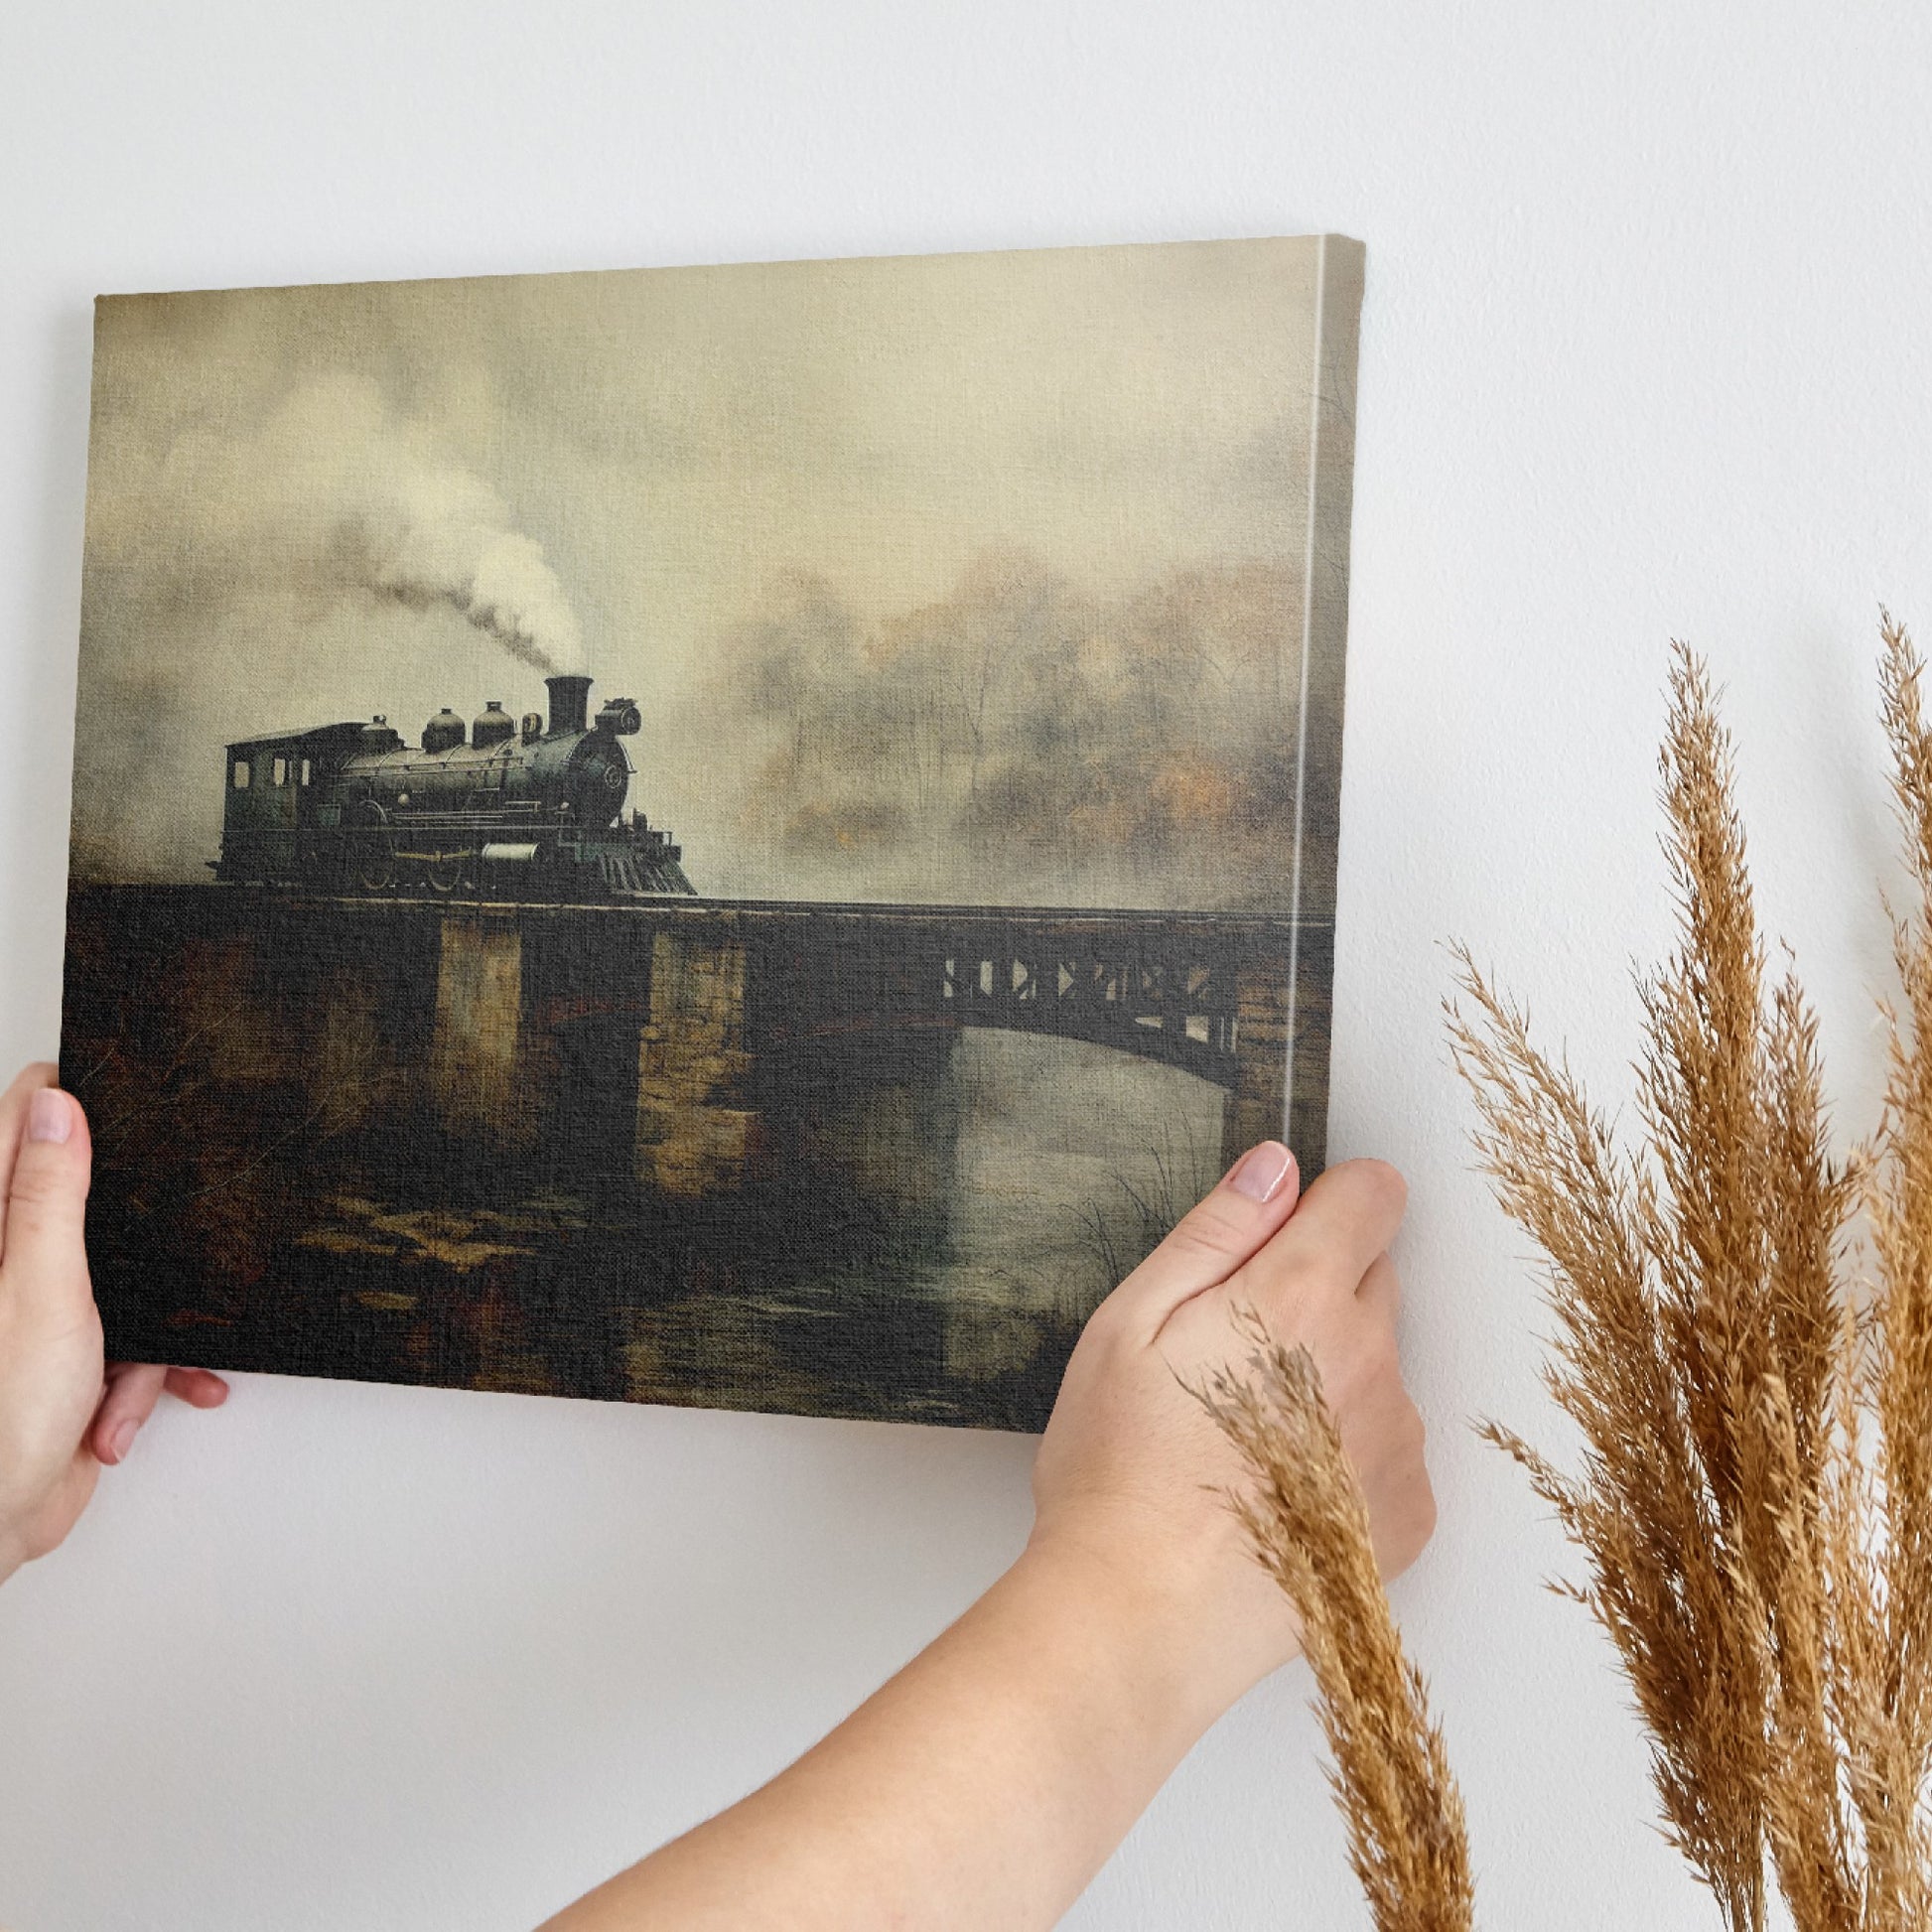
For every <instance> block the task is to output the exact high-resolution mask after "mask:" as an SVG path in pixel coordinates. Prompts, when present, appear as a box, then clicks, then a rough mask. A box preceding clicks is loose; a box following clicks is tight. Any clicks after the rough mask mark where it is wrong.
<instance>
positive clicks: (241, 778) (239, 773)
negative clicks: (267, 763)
mask: <svg viewBox="0 0 1932 1932" xmlns="http://www.w3.org/2000/svg"><path fill="white" fill-rule="evenodd" d="M249 776H250V772H249V769H248V760H247V759H235V761H234V788H235V789H236V790H237V791H246V790H247V789H248V779H249Z"/></svg>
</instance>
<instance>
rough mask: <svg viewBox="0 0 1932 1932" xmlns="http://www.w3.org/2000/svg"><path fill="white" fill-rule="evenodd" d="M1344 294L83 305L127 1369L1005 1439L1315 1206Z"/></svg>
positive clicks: (1338, 709)
mask: <svg viewBox="0 0 1932 1932" xmlns="http://www.w3.org/2000/svg"><path fill="white" fill-rule="evenodd" d="M1362 263H1363V252H1362V249H1361V247H1360V245H1359V244H1358V243H1356V242H1353V241H1350V240H1346V239H1344V238H1341V237H1337V236H1320V237H1311V238H1301V239H1281V240H1244V241H1226V242H1193V243H1176V244H1158V245H1138V246H1120V247H1100V248H1071V249H1046V250H1032V251H1025V252H1017V253H998V254H963V255H942V256H930V257H917V258H899V259H882V260H864V261H836V262H794V263H783V264H775V265H769V266H733V267H717V268H712V267H705V268H678V269H653V270H639V271H635V272H600V273H591V274H556V275H531V276H510V277H495V278H488V279H470V280H444V281H421V282H398V283H384V284H368V285H360V286H327V287H303V288H277V289H246V290H235V291H224V292H212V293H186V294H166V295H135V296H117V297H110V298H103V299H102V300H101V302H100V303H99V305H98V308H97V312H96V326H95V347H94V381H93V410H92V426H91V436H90V451H89V469H88V496H87V523H86V549H85V559H84V592H83V604H82V621H81V639H80V661H79V685H78V704H77V714H76V725H75V740H74V763H73V819H72V844H71V864H70V881H69V907H68V917H69V925H68V952H67V968H66V989H65V1009H64V1030H63V1042H62V1073H63V1077H64V1079H65V1081H66V1083H67V1084H68V1085H69V1087H71V1088H72V1090H73V1091H74V1092H76V1093H77V1094H78V1095H79V1096H80V1098H81V1099H82V1101H83V1102H84V1103H85V1105H86V1107H87V1109H88V1111H89V1117H90V1120H91V1122H92V1126H93V1133H94V1140H95V1149H96V1170H95V1181H94V1190H93V1196H92V1200H91V1203H90V1208H89V1216H90V1219H89V1230H88V1233H89V1248H90V1253H91V1256H92V1259H93V1264H94V1269H95V1276H96V1285H97V1292H98V1294H99V1297H100V1301H101V1304H102V1308H103V1311H104V1315H105V1319H106V1322H107V1327H108V1347H109V1352H110V1354H113V1355H117V1356H120V1357H126V1358H134V1359H144V1360H155V1361H167V1362H178V1363H198V1364H204V1365H207V1366H210V1367H219V1368H244V1369H262V1370H271V1371H282V1372H287V1373H294V1374H316V1375H339V1376H353V1377H362V1378H370V1379H378V1380H390V1381H407V1382H420V1383H435V1384H443V1385H450V1386H457V1387H464V1388H477V1389H495V1390H521V1391H528V1392H536V1393H549V1394H558V1395H572V1396H596V1397H606V1398H613V1399H627V1400H632V1401H641V1402H660V1403H683V1404H701V1405H712V1406H723V1407H733V1408H758V1409H768V1410H782V1411H789V1412H796V1413H802V1414H808V1415H824V1416H863V1417H874V1418H886V1419H892V1420H899V1421H914V1422H928V1423H940V1424H956V1425H970V1426H980V1427H991V1428H1003V1429H1019V1430H1032V1429H1037V1428H1039V1427H1040V1426H1041V1425H1042V1423H1043V1422H1044V1419H1045V1416H1046V1414H1047V1412H1048V1410H1049V1408H1050V1405H1051V1402H1052V1398H1053V1394H1054V1391H1055V1388H1056V1387H1057V1383H1058V1379H1059V1374H1060V1371H1061V1369H1062V1367H1063V1366H1064V1363H1065V1359H1066V1355H1067V1352H1068V1350H1069V1349H1070V1347H1071V1346H1072V1343H1073V1340H1074V1338H1075V1336H1076V1335H1077V1334H1078V1332H1079V1329H1080V1326H1081V1323H1082V1322H1083V1321H1084V1319H1085V1317H1086V1316H1087V1314H1088V1313H1089V1312H1090V1311H1092V1309H1093V1308H1094V1306H1095V1305H1096V1304H1097V1303H1098V1302H1099V1300H1100V1299H1101V1298H1102V1297H1103V1296H1104V1295H1105V1294H1106V1293H1107V1292H1108V1290H1109V1289H1110V1288H1111V1287H1112V1286H1113V1285H1114V1283H1115V1282H1117V1281H1118V1280H1119V1279H1120V1277H1121V1276H1122V1275H1123V1274H1125V1273H1126V1272H1127V1271H1128V1270H1129V1269H1131V1268H1132V1267H1133V1266H1134V1265H1135V1263H1136V1262H1137V1261H1138V1260H1139V1259H1140V1257H1141V1256H1142V1255H1143V1254H1144V1253H1145V1252H1146V1250H1147V1249H1148V1248H1149V1247H1150V1246H1151V1245H1152V1244H1153V1242H1154V1241H1156V1240H1157V1239H1158V1238H1159V1237H1160V1235H1161V1234H1162V1233H1163V1232H1164V1231H1165V1229H1166V1228H1167V1226H1168V1225H1170V1224H1171V1222H1172V1220H1173V1217H1174V1216H1175V1215H1176V1214H1177V1213H1178V1212H1179V1211H1180V1210H1181V1209H1182V1208H1183V1207H1184V1206H1186V1205H1187V1204H1188V1203H1189V1202H1190V1201H1191V1200H1192V1199H1193V1198H1194V1197H1195V1196H1196V1195H1197V1194H1198V1193H1199V1192H1200V1191H1201V1190H1202V1189H1204V1188H1205V1187H1206V1186H1207V1185H1209V1184H1210V1183H1211V1182H1212V1180H1213V1179H1214V1178H1215V1176H1216V1175H1217V1174H1218V1173H1220V1172H1221V1171H1222V1169H1223V1167H1224V1165H1225V1164H1226V1163H1227V1162H1229V1161H1230V1160H1232V1159H1233V1158H1234V1157H1235V1156H1236V1155H1237V1154H1238V1153H1240V1152H1241V1151H1242V1150H1243V1149H1245V1148H1246V1147H1247V1146H1249V1145H1251V1144H1252V1143H1254V1142H1255V1141H1258V1140H1261V1139H1264V1138H1267V1137H1269V1136H1273V1135H1282V1134H1286V1136H1287V1137H1288V1139H1289V1140H1290V1141H1291V1143H1292V1144H1293V1145H1294V1147H1295V1148H1296V1150H1297V1152H1298V1153H1299V1154H1300V1156H1301V1158H1302V1161H1303V1165H1304V1168H1305V1170H1306V1171H1308V1172H1310V1173H1312V1172H1313V1171H1315V1170H1316V1169H1318V1167H1319V1166H1320V1163H1321V1158H1322V1146H1323V1138H1324V1128H1325V1117H1326V1107H1327V1088H1328V1016H1329V1011H1330V994H1331V985H1330V979H1331V970H1332V959H1333V943H1332V941H1333V918H1334V903H1335V894H1334V886H1335V867H1336V853H1337V836H1338V797H1339V784H1340V757H1341V732H1342V689H1343V675H1342V673H1343V644H1344V635H1345V629H1346V618H1347V575H1348V518H1349V496H1350V474H1351V465H1352V460H1353V421H1354V386H1355V345H1356V323H1357V315H1358V311H1359V306H1360V299H1361V286H1362Z"/></svg>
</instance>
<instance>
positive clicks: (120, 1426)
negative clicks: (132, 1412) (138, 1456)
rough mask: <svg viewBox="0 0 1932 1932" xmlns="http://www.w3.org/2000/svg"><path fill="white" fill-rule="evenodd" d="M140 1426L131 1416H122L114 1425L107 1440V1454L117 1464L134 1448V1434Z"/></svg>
mask: <svg viewBox="0 0 1932 1932" xmlns="http://www.w3.org/2000/svg"><path fill="white" fill-rule="evenodd" d="M140 1427H141V1425H140V1424H139V1423H138V1422H136V1421H135V1420H134V1418H133V1417H132V1416H123V1417H122V1418H121V1419H120V1421H119V1422H117V1423H116V1424H115V1425H114V1433H113V1435H111V1436H110V1437H108V1439H107V1449H108V1453H109V1454H110V1455H111V1456H112V1457H113V1459H114V1460H115V1461H116V1462H118V1461H120V1460H121V1458H122V1457H123V1456H124V1455H126V1453H127V1452H128V1450H129V1449H132V1448H133V1447H134V1437H135V1432H136V1431H137V1430H139V1429H140Z"/></svg>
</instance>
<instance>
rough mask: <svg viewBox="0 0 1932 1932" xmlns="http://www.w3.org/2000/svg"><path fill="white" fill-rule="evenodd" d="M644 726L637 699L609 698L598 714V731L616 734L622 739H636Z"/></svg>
mask: <svg viewBox="0 0 1932 1932" xmlns="http://www.w3.org/2000/svg"><path fill="white" fill-rule="evenodd" d="M643 724H644V721H643V718H642V716H641V715H640V714H639V712H638V710H637V701H636V699H635V698H607V699H605V701H604V708H603V709H602V710H601V711H600V712H599V713H598V714H597V728H598V730H599V731H601V732H615V733H616V734H617V736H618V737H620V738H634V737H635V736H636V735H637V733H638V732H640V731H641V730H642V729H643Z"/></svg>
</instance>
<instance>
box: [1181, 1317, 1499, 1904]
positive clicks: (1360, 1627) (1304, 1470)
mask: <svg viewBox="0 0 1932 1932" xmlns="http://www.w3.org/2000/svg"><path fill="white" fill-rule="evenodd" d="M1244 1327H1245V1329H1246V1332H1247V1334H1248V1336H1249V1338H1250V1339H1251V1340H1252V1342H1253V1343H1254V1350H1253V1353H1252V1354H1251V1355H1250V1357H1249V1360H1248V1368H1249V1371H1250V1373H1249V1374H1248V1375H1246V1376H1243V1375H1241V1374H1238V1373H1236V1372H1233V1371H1228V1372H1225V1373H1222V1374H1218V1375H1216V1376H1214V1377H1213V1378H1212V1379H1211V1380H1210V1382H1209V1383H1208V1385H1207V1387H1206V1388H1205V1389H1204V1390H1203V1391H1201V1399H1202V1401H1203V1402H1204V1403H1205V1405H1206V1407H1207V1410H1208V1413H1209V1414H1210V1415H1211V1416H1212V1417H1213V1418H1214V1420H1215V1422H1216V1423H1218V1424H1219V1425H1220V1427H1221V1430H1222V1432H1223V1433H1224V1434H1225V1435H1226V1436H1227V1438H1228V1440H1229V1441H1230V1442H1231V1443H1232V1444H1233V1445H1234V1447H1235V1448H1236V1449H1238V1450H1239V1451H1240V1452H1241V1456H1242V1459H1243V1461H1244V1462H1245V1463H1246V1465H1247V1468H1248V1471H1249V1474H1250V1476H1251V1477H1252V1486H1251V1487H1250V1488H1249V1489H1246V1490H1242V1491H1237V1492H1234V1493H1233V1494H1232V1495H1231V1496H1230V1498H1229V1501H1230V1503H1231V1505H1232V1507H1233V1509H1234V1510H1235V1513H1236V1514H1237V1515H1238V1516H1239V1518H1240V1520H1241V1523H1242V1526H1243V1528H1245V1529H1246V1531H1247V1532H1248V1536H1249V1538H1250V1540H1251V1542H1252V1544H1253V1547H1254V1551H1255V1555H1256V1557H1257V1559H1258V1560H1259V1561H1260V1563H1261V1565H1262V1567H1263V1568H1264V1569H1265V1570H1267V1572H1268V1573H1269V1575H1270V1576H1272V1577H1273V1578H1274V1579H1275V1581H1276V1583H1278V1584H1279V1585H1280V1586H1281V1587H1282V1589H1283V1590H1284V1591H1285V1592H1286V1593H1287V1595H1288V1597H1289V1600H1290V1601H1291V1602H1292V1603H1293V1604H1294V1605H1295V1607H1296V1610H1297V1612H1298V1613H1299V1615H1300V1617H1301V1619H1302V1644H1303V1649H1304V1650H1305V1652H1306V1653H1307V1655H1308V1659H1309V1662H1310V1664H1311V1667H1312V1668H1313V1671H1314V1681H1315V1686H1316V1689H1317V1691H1318V1693H1319V1698H1318V1704H1317V1710H1318V1713H1319V1716H1320V1720H1321V1727H1322V1730H1323V1732H1324V1734H1325V1735H1326V1737H1327V1741H1328V1749H1329V1752H1330V1754H1331V1756H1332V1758H1333V1767H1332V1769H1331V1771H1330V1773H1329V1781H1330V1783H1331V1784H1332V1785H1333V1787H1334V1792H1335V1797H1336V1801H1337V1803H1338V1804H1339V1805H1340V1806H1341V1809H1342V1813H1343V1816H1344V1817H1345V1819H1346V1821H1347V1825H1348V1853H1349V1860H1350V1863H1352V1864H1353V1865H1354V1867H1355V1875H1356V1876H1357V1877H1358V1878H1359V1879H1360V1880H1361V1883H1362V1889H1363V1891H1364V1892H1365V1893H1366V1894H1367V1897H1368V1902H1369V1908H1370V1911H1371V1914H1372V1915H1373V1918H1374V1921H1375V1925H1376V1927H1377V1932H1467V1928H1468V1927H1469V1925H1470V1923H1471V1919H1470V1912H1471V1909H1472V1903H1473V1888H1472V1886H1471V1882H1470V1876H1469V1847H1468V1838H1467V1834H1466V1832H1465V1831H1464V1829H1463V1821H1462V1799H1461V1794H1460V1793H1459V1792H1458V1791H1457V1789H1456V1785H1455V1779H1454V1777H1453V1776H1452V1775H1451V1774H1450V1771H1449V1759H1448V1757H1447V1755H1446V1753H1445V1752H1444V1749H1443V1738H1442V1733H1441V1732H1440V1730H1439V1729H1438V1728H1437V1726H1436V1724H1435V1722H1434V1720H1433V1719H1432V1718H1431V1716H1430V1713H1429V1701H1428V1694H1427V1691H1426V1689H1425V1687H1424V1684H1423V1680H1422V1677H1421V1674H1420V1673H1419V1672H1418V1671H1417V1670H1416V1668H1415V1666H1414V1665H1413V1664H1411V1663H1410V1662H1409V1660H1408V1659H1407V1658H1406V1657H1405V1656H1404V1655H1403V1651H1402V1640H1401V1638H1400V1637H1399V1636H1398V1635H1397V1634H1396V1628H1395V1620H1394V1618H1393V1617H1392V1616H1391V1614H1390V1611H1389V1599H1388V1597H1387V1595H1386V1594H1385V1593H1384V1591H1383V1588H1382V1579H1381V1576H1380V1574H1379V1573H1378V1571H1377V1569H1376V1565H1375V1551H1374V1547H1373V1545H1372V1544H1371V1542H1370V1540H1369V1523H1368V1505H1367V1503H1366V1502H1365V1501H1364V1499H1363V1496H1362V1491H1361V1485H1360V1484H1359V1482H1357V1480H1356V1478H1355V1471H1354V1469H1353V1467H1352V1466H1351V1465H1350V1463H1349V1461H1348V1458H1347V1456H1346V1454H1345V1453H1344V1452H1343V1450H1342V1447H1341V1438H1340V1437H1339V1436H1338V1435H1337V1434H1336V1433H1335V1426H1334V1423H1333V1421H1332V1420H1331V1419H1330V1417H1329V1414H1328V1411H1327V1409H1326V1408H1325V1407H1324V1406H1323V1405H1322V1400H1321V1383H1320V1378H1319V1376H1318V1375H1317V1374H1316V1372H1315V1367H1314V1363H1313V1361H1312V1359H1311V1357H1310V1355H1309V1353H1308V1351H1307V1350H1306V1349H1303V1348H1295V1349H1289V1348H1285V1347H1284V1346H1283V1345H1282V1344H1281V1343H1280V1342H1278V1341H1275V1340H1273V1339H1272V1338H1271V1337H1270V1336H1269V1335H1268V1333H1267V1331H1266V1330H1265V1329H1264V1328H1263V1327H1262V1326H1261V1324H1260V1322H1259V1321H1258V1320H1257V1319H1256V1318H1254V1317H1253V1316H1249V1317H1247V1319H1246V1320H1245V1322H1244Z"/></svg>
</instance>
